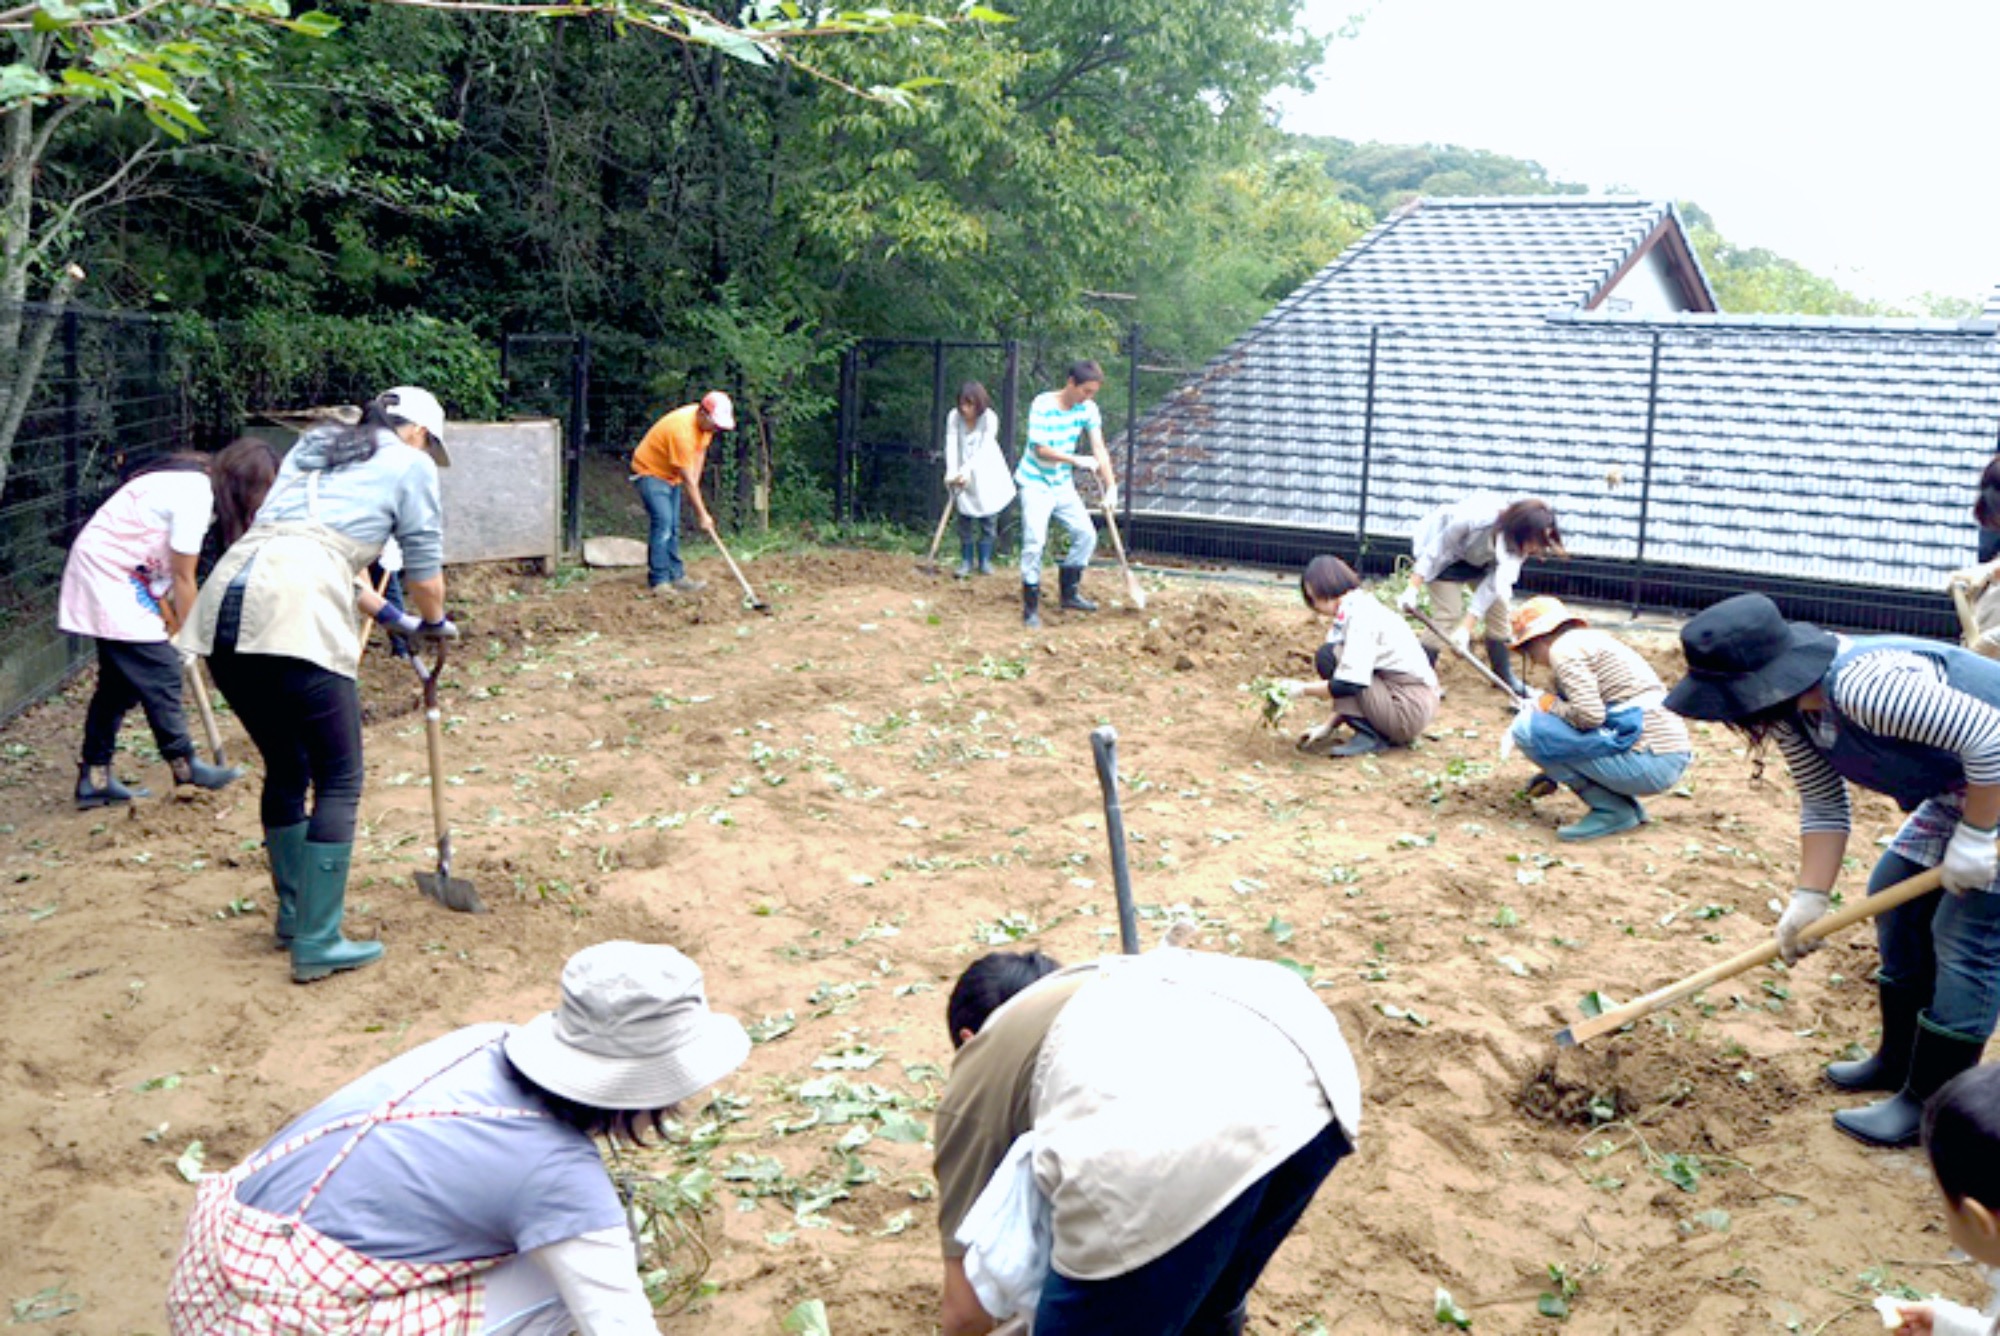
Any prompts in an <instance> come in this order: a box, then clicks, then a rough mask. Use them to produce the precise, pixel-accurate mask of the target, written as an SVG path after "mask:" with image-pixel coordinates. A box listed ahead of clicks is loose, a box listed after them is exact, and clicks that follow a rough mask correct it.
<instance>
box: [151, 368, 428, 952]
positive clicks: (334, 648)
mask: <svg viewBox="0 0 2000 1336" xmlns="http://www.w3.org/2000/svg"><path fill="white" fill-rule="evenodd" d="M413 447H414V448H413ZM433 459H435V460H436V463H434V462H433ZM438 463H449V457H448V456H446V454H445V452H444V410H443V408H442V407H440V406H439V404H438V401H437V399H436V398H435V397H433V396H432V395H431V394H430V393H429V392H428V391H426V390H420V389H415V388H410V387H403V388H399V389H394V390H390V391H389V392H388V393H386V394H384V395H382V396H381V397H380V398H378V399H376V400H375V401H374V402H373V403H371V404H369V405H368V407H367V409H366V410H365V411H364V412H363V414H362V417H361V422H360V423H359V425H357V426H353V427H345V426H332V425H329V426H323V427H315V428H313V429H312V430H311V431H309V432H307V433H306V434H305V435H304V436H303V437H301V438H300V439H299V442H298V444H296V445H294V446H293V447H292V450H291V453H290V454H288V455H287V456H285V462H284V464H283V466H282V467H280V469H279V470H278V477H277V481H276V482H275V483H274V484H273V485H272V487H271V494H270V496H269V497H268V498H267V499H266V500H265V502H264V506H263V508H262V509H261V510H259V511H258V513H257V520H256V522H255V523H254V524H253V525H251V527H250V529H249V531H248V532H246V533H245V534H244V535H243V537H242V538H240V539H239V540H237V542H236V543H235V544H234V545H233V546H231V547H230V549H229V550H228V551H227V552H225V553H223V555H222V559H221V560H220V561H218V562H217V563H216V566H215V570H214V571H213V572H212V573H211V574H210V576H209V579H208V583H207V584H206V585H204V586H203V587H202V591H201V598H200V600H199V601H198V602H197V603H196V605H195V611H194V615H193V617H192V618H191V619H190V620H189V622H188V624H187V626H186V627H184V628H183V629H182V631H181V634H180V636H179V638H178V640H177V643H178V644H180V645H181V647H182V648H185V649H191V650H193V651H195V652H196V653H198V654H205V655H207V656H208V657H209V660H210V663H211V666H212V668H213V671H214V673H215V684H216V686H217V687H218V688H220V689H221V691H222V694H223V696H224V697H225V698H226V699H227V700H228V701H229V705H230V708H231V709H233V710H235V711H236V714H237V717H238V718H240V719H241V720H242V721H243V727H244V728H245V729H246V730H247V731H248V732H249V734H250V740H251V741H252V742H254V743H256V744H257V750H258V752H259V753H260V754H261V755H262V756H263V758H264V795H263V803H262V809H263V819H264V845H265V848H266V850H267V851H268V853H269V856H270V860H271V882H272V886H273V888H274V889H275V891H276V893H277V899H278V915H277V941H278V945H279V946H280V947H286V948H289V949H290V951H291V953H292V978H293V979H294V980H295V981H297V982H299V983H310V982H311V981H313V980H315V979H323V978H325V977H326V976H327V975H329V974H332V973H333V972H335V971H336V970H348V969H355V968H357V967H359V966H362V965H368V964H372V963H374V962H375V961H376V960H378V959H380V958H381V955H382V945H381V943H380V942H350V941H348V940H347V939H346V938H345V937H344V936H342V935H341V930H340V925H341V919H342V916H343V914H344V911H345V907H346V902H347V869H348V864H349V862H350V860H351V857H352V853H353V847H354V820H355V812H356V810H357V809H358V808H359V806H360V802H361V779H362V765H361V697H360V693H359V692H358V691H357V690H356V687H355V680H354V679H355V674H356V672H357V671H358V669H359V663H360V659H361V640H360V636H359V635H358V634H357V631H356V621H355V618H356V614H357V611H360V612H368V613H372V614H374V615H375V616H376V619H377V620H378V621H381V622H382V623H383V624H384V625H386V626H389V627H391V629H392V630H397V631H400V632H403V633H405V634H415V635H417V636H419V637H429V638H448V637H450V636H455V635H456V634H457V631H456V629H455V628H454V627H452V625H451V623H450V622H448V621H446V620H445V616H444V527H443V508H442V505H441V503H440V502H439V499H438V477H437V464H438ZM392 535H393V536H394V537H395V538H396V539H397V540H398V541H399V542H400V543H401V544H402V547H403V553H404V560H405V562H406V563H407V569H406V574H407V576H408V577H409V578H408V579H407V580H406V584H407V586H408V588H409V591H410V596H411V599H412V600H413V601H414V602H415V603H416V606H417V611H418V612H419V613H421V614H422V618H423V620H422V621H421V623H419V622H418V621H417V619H416V618H414V617H409V616H407V615H406V614H404V613H403V611H402V610H401V609H400V608H397V607H396V606H395V605H394V604H388V603H385V602H384V601H383V600H382V599H381V598H379V597H378V596H376V595H375V594H373V593H368V592H362V591H358V590H357V589H356V587H355V580H354V577H355V575H356V573H357V572H359V571H360V570H361V569H362V568H363V567H364V566H366V565H367V564H368V563H369V562H370V561H371V560H373V559H374V557H375V555H376V554H377V553H378V552H380V551H381V550H382V544H383V542H384V540H386V539H388V538H389V537H391V536H392ZM309 792H310V794H311V795H312V806H311V811H310V813H308V811H307V805H306V797H307V794H308V793H309Z"/></svg>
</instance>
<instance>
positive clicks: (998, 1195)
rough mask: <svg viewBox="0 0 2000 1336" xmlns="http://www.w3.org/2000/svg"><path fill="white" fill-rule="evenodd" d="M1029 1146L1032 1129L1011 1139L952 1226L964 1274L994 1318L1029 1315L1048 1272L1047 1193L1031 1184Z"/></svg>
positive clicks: (1032, 1141) (1031, 1152)
mask: <svg viewBox="0 0 2000 1336" xmlns="http://www.w3.org/2000/svg"><path fill="white" fill-rule="evenodd" d="M1034 1151H1035V1134H1034V1133H1033V1132H1029V1133H1027V1134H1026V1135H1025V1136H1022V1137H1020V1138H1018V1139H1016V1140H1015V1142H1014V1144H1013V1145H1012V1146H1009V1147H1008V1148H1007V1155H1006V1158H1004V1159H1002V1160H1001V1161H1000V1167H999V1168H997V1169H995V1170H994V1171H993V1177H992V1178H991V1179H989V1180H987V1183H986V1188H985V1190H984V1191H983V1192H981V1193H980V1194H979V1199H978V1200H977V1201H975V1202H973V1203H972V1209H971V1210H970V1211H967V1212H966V1213H965V1219H964V1221H963V1222H962V1223H960V1225H959V1227H958V1241H959V1243H960V1244H962V1245H963V1246H964V1247H965V1278H966V1279H967V1280H968V1281H970V1282H971V1283H972V1292H973V1293H974V1294H975V1295H977V1296H978V1298H979V1306H980V1307H981V1308H984V1309H985V1310H986V1311H987V1313H989V1314H990V1315H991V1316H993V1317H995V1318H1008V1317H1013V1316H1015V1315H1016V1314H1019V1315H1020V1316H1021V1317H1022V1318H1023V1319H1032V1318H1033V1316H1034V1312H1035V1305H1036V1304H1038V1303H1039V1302H1040V1301H1041V1297H1042V1282H1043V1281H1044V1280H1045V1279H1046V1278H1047V1277H1048V1274H1049V1252H1050V1247H1051V1245H1052V1243H1053V1235H1052V1229H1051V1226H1050V1220H1049V1199H1048V1198H1047V1197H1045V1196H1043V1195H1042V1190H1041V1189H1040V1188H1039V1187H1037V1186H1036V1185H1035V1167H1034ZM1023 1329H1024V1330H1025V1329H1026V1327H1025V1325H1024V1328H1023Z"/></svg>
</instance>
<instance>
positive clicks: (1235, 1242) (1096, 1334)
mask: <svg viewBox="0 0 2000 1336" xmlns="http://www.w3.org/2000/svg"><path fill="white" fill-rule="evenodd" d="M1352 1149H1353V1147H1351V1146H1350V1145H1349V1144H1348V1141H1347V1137H1346V1135H1345V1134H1344V1133H1342V1132H1341V1130H1340V1127H1339V1125H1338V1124H1336V1123H1328V1124H1327V1126H1326V1130H1325V1131H1323V1132H1321V1133H1320V1134H1319V1135H1318V1136H1316V1137H1314V1138H1313V1139H1312V1140H1311V1141H1308V1142H1307V1143H1306V1144H1305V1145H1304V1146H1303V1147H1301V1148H1300V1149H1299V1150H1297V1151H1295V1152H1293V1154H1292V1156H1291V1158H1290V1159H1288V1160H1286V1161H1285V1162H1284V1163H1283V1164H1280V1165H1279V1166H1278V1167H1277V1168H1275V1169H1273V1170H1272V1171H1271V1172H1270V1173H1268V1174H1266V1175H1264V1176H1263V1177H1262V1178H1260V1179H1258V1180H1257V1181H1256V1182H1255V1183H1252V1184H1251V1185H1250V1186H1249V1187H1247V1188H1245V1189H1243V1191H1242V1192H1241V1193H1240V1194H1238V1195H1237V1198H1236V1200H1235V1201H1232V1202H1230V1203H1229V1205H1227V1206H1225V1207H1223V1208H1222V1213H1221V1214H1220V1215H1218V1216H1216V1217H1215V1218H1214V1219H1213V1220H1211V1221H1209V1222H1208V1223H1207V1224H1205V1225H1203V1226H1202V1227H1201V1228H1200V1229H1198V1230H1196V1231H1195V1232H1194V1234H1193V1235H1192V1236H1190V1237H1189V1238H1188V1239H1186V1240H1184V1241H1183V1242H1181V1243H1179V1244H1177V1245H1176V1246H1175V1247H1173V1248H1171V1249H1169V1250H1168V1251H1167V1252H1165V1253H1163V1254H1162V1255H1161V1256H1159V1257H1156V1258H1154V1259H1153V1260H1152V1261H1150V1262H1148V1263H1146V1264H1145V1265H1144V1266H1142V1267H1140V1268H1138V1269H1137V1270H1135V1271H1128V1272H1126V1273H1125V1274H1124V1275H1122V1276H1113V1277H1111V1278H1110V1279H1109V1280H1071V1279H1069V1277H1067V1276H1063V1275H1059V1274H1058V1273H1056V1272H1054V1271H1051V1272H1050V1273H1049V1278H1048V1280H1047V1281H1046V1282H1045V1283H1044V1284H1043V1285H1042V1300H1041V1303H1040V1304H1039V1305H1037V1306H1036V1308H1035V1336H1103V1333H1105V1332H1113V1331H1129V1332H1145V1333H1146V1334H1147V1336H1211V1334H1212V1333H1217V1332H1222V1331H1226V1330H1229V1328H1228V1327H1226V1326H1225V1325H1224V1324H1225V1323H1226V1322H1228V1321H1229V1320H1230V1319H1231V1318H1232V1317H1233V1316H1234V1315H1235V1314H1236V1313H1237V1312H1238V1310H1240V1309H1241V1308H1242V1307H1243V1305H1244V1303H1245V1302H1246V1301H1247V1300H1248V1299H1249V1297H1250V1290H1251V1287H1252V1286H1254V1285H1255V1284H1256V1283H1257V1277H1258V1276H1260V1275H1262V1274H1263V1272H1264V1266H1265V1264H1266V1263H1267V1262H1269V1261H1270V1260H1271V1255H1272V1254H1273V1253H1275V1252H1277V1251H1278V1245H1279V1244H1281V1243H1283V1242H1284V1241H1285V1236H1286V1235H1288V1234H1290V1233H1291V1232H1292V1226H1293V1225H1296V1224H1297V1223H1298V1222H1299V1217H1300V1216H1302V1215H1304V1214H1305V1211H1306V1207H1307V1206H1309V1205H1311V1203H1312V1199H1313V1194H1314V1193H1315V1192H1317V1191H1319V1185H1320V1184H1321V1183H1323V1182H1325V1181H1326V1176H1327V1175H1328V1174H1330V1173H1332V1172H1333V1167H1334V1166H1335V1165H1336V1164H1338V1163H1340V1160H1341V1158H1342V1157H1343V1156H1345V1155H1346V1154H1347V1153H1348V1152H1349V1151H1350V1150H1352Z"/></svg>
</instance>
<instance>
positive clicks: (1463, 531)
mask: <svg viewBox="0 0 2000 1336" xmlns="http://www.w3.org/2000/svg"><path fill="white" fill-rule="evenodd" d="M1507 505H1508V502H1507V498H1506V497H1504V496H1501V495H1499V494H1498V493H1495V492H1477V493H1474V494H1473V495H1471V496H1468V497H1465V498H1464V499H1462V500H1459V501H1454V502H1452V503H1451V504H1450V505H1445V506H1439V507H1438V508H1437V509H1436V510H1433V511H1432V512H1431V513H1430V514H1428V515H1426V516H1424V517H1423V518H1422V519H1421V520H1418V521H1417V528H1416V532H1415V533H1414V534H1412V535H1411V537H1410V556H1411V560H1412V561H1413V563H1414V565H1415V569H1416V574H1417V578H1418V579H1420V580H1422V581H1423V582H1424V583H1426V584H1429V583H1430V582H1431V581H1432V580H1435V579H1437V578H1438V573H1439V572H1441V571H1443V570H1445V569H1446V568H1448V567H1450V566H1452V565H1453V564H1454V563H1457V562H1460V561H1469V562H1471V563H1472V564H1473V565H1475V566H1483V567H1485V568H1486V576H1485V578H1484V579H1482V580H1481V581H1480V582H1479V585H1478V587H1477V588H1476V589H1474V590H1473V593H1472V603H1471V606H1470V607H1469V608H1467V610H1466V611H1467V613H1468V615H1470V616H1472V617H1474V618H1480V617H1484V616H1485V615H1486V610H1487V609H1488V608H1490V607H1492V606H1493V604H1494V603H1495V602H1503V601H1505V600H1508V599H1511V598H1513V597H1514V582H1515V581H1516V580H1518V579H1520V578H1521V562H1522V557H1521V554H1520V553H1518V552H1516V551H1514V550H1513V549H1512V548H1511V547H1509V546H1508V544H1507V540H1506V539H1505V538H1504V537H1502V536H1501V535H1500V533H1499V530H1498V528H1497V527H1496V526H1497V525H1498V524H1499V522H1500V512H1501V511H1503V510H1505V509H1506V508H1507Z"/></svg>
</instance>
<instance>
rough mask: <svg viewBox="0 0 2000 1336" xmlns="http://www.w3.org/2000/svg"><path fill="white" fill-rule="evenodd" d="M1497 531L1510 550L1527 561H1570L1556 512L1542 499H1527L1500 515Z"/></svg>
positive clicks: (1521, 500) (1533, 497) (1496, 525)
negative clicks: (1531, 558)
mask: <svg viewBox="0 0 2000 1336" xmlns="http://www.w3.org/2000/svg"><path fill="white" fill-rule="evenodd" d="M1494 527H1495V528H1496V529H1498V530H1499V531H1500V536H1501V537H1503V538H1505V539H1506V540H1507V546H1508V547H1511V548H1513V549H1514V550H1515V551H1516V552H1518V553H1520V554H1521V555H1522V556H1524V557H1567V556H1568V555H1569V553H1568V551H1566V550H1565V549H1564V548H1563V536H1562V530H1561V529H1559V528H1557V527H1556V508H1555V507H1554V506H1552V505H1550V504H1549V503H1548V502H1546V501H1544V500H1542V498H1540V497H1539V496H1526V497H1522V498H1521V499H1520V500H1519V501H1516V502H1515V503H1514V504H1513V505H1511V506H1508V507H1507V508H1506V509H1505V510H1503V511H1501V512H1500V518H1499V520H1498V521H1497V522H1496V523H1495V524H1494Z"/></svg>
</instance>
